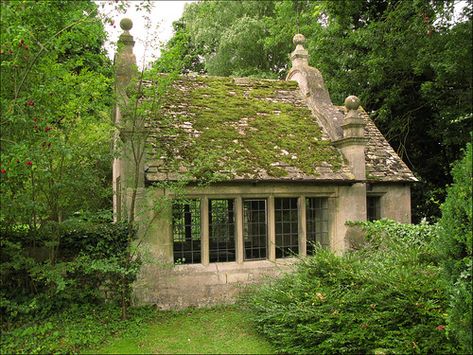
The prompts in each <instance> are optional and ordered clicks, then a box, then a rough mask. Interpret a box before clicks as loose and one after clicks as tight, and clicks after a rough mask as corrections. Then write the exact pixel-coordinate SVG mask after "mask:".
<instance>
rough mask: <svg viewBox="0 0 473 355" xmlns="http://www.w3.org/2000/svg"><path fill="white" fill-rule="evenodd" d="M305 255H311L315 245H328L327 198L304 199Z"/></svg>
mask: <svg viewBox="0 0 473 355" xmlns="http://www.w3.org/2000/svg"><path fill="white" fill-rule="evenodd" d="M306 223H307V255H313V254H314V251H315V246H316V245H317V244H320V245H322V246H324V247H329V246H330V239H329V234H328V199H327V198H315V197H310V198H307V199H306Z"/></svg>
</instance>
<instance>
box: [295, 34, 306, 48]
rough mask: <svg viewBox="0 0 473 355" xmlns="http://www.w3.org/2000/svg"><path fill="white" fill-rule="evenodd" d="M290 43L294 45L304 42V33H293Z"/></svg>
mask: <svg viewBox="0 0 473 355" xmlns="http://www.w3.org/2000/svg"><path fill="white" fill-rule="evenodd" d="M292 43H294V45H296V46H297V45H298V44H300V45H303V44H304V43H305V37H304V35H302V34H300V33H297V34H296V35H294V37H293V38H292Z"/></svg>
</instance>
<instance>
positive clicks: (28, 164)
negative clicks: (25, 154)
mask: <svg viewBox="0 0 473 355" xmlns="http://www.w3.org/2000/svg"><path fill="white" fill-rule="evenodd" d="M25 164H26V165H27V166H31V165H33V162H32V161H31V160H28V161H27V162H26V163H25Z"/></svg>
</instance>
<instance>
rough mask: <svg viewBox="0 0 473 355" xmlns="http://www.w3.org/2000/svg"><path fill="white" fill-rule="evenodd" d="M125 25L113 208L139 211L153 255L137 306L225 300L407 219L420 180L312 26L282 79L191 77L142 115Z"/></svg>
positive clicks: (144, 242)
mask: <svg viewBox="0 0 473 355" xmlns="http://www.w3.org/2000/svg"><path fill="white" fill-rule="evenodd" d="M121 27H122V29H123V30H124V33H123V34H122V35H121V36H120V40H119V50H118V53H117V56H116V59H115V64H116V69H117V80H116V92H117V105H116V110H115V113H114V121H115V124H116V125H117V127H118V128H119V132H120V133H119V136H117V139H116V144H117V145H118V144H121V145H122V147H123V150H122V152H123V153H122V154H121V155H120V158H117V159H116V160H115V161H114V165H113V181H114V192H115V193H114V211H115V215H116V218H117V219H120V218H126V215H127V214H128V216H130V211H131V210H133V211H134V212H133V213H134V216H135V218H136V220H138V221H139V222H140V223H141V224H140V239H141V244H140V246H141V248H142V249H143V250H144V251H145V252H147V253H148V254H149V255H148V257H149V260H151V261H148V262H147V263H146V264H145V266H144V267H143V271H142V276H141V278H140V281H139V282H138V283H137V285H136V295H137V298H138V299H139V301H140V302H144V303H155V304H158V305H160V306H162V307H173V306H186V305H203V304H208V303H213V302H220V301H222V300H228V299H231V298H232V297H233V296H234V294H235V293H236V292H237V291H238V285H241V284H245V283H248V282H253V281H256V280H258V279H259V278H260V277H261V276H262V275H265V274H276V273H278V272H280V271H281V270H284V269H286V268H287V267H288V265H290V264H291V263H292V262H293V261H294V260H295V258H294V257H295V256H302V257H303V256H306V255H311V254H313V253H314V252H316V250H317V247H316V246H317V245H321V246H322V247H326V248H330V249H332V250H333V251H335V252H343V251H344V250H346V249H347V248H348V247H349V237H350V234H351V233H352V232H351V230H350V227H349V226H347V225H346V222H347V221H365V220H367V219H369V220H374V219H379V218H390V219H394V220H397V221H400V222H404V223H409V222H410V218H411V207H410V185H411V183H413V182H415V181H416V178H415V177H414V176H413V174H412V172H411V171H410V170H409V169H408V168H407V166H406V165H405V164H404V163H403V162H402V160H401V159H400V158H399V157H398V156H397V154H396V153H395V152H394V150H393V149H392V148H391V147H390V145H389V143H388V142H387V141H386V139H385V138H384V137H383V135H382V134H381V133H380V131H379V130H378V129H377V128H376V126H375V124H374V123H373V122H372V120H371V119H370V118H369V116H368V115H367V114H366V112H365V111H364V110H363V109H362V108H361V107H360V102H359V100H358V98H356V97H355V96H349V97H347V99H346V100H345V106H335V105H334V104H333V103H332V102H331V100H330V96H329V93H328V91H327V90H326V88H325V86H324V81H323V78H322V75H321V73H320V72H319V71H318V70H317V69H315V68H313V67H310V66H309V64H308V57H309V56H308V52H307V51H306V50H305V49H304V46H303V45H304V37H303V36H302V35H300V34H297V35H296V36H295V37H294V44H295V46H296V47H295V50H294V51H293V52H292V54H291V60H292V68H291V70H290V71H289V74H288V75H287V78H286V80H285V81H279V80H260V79H249V78H222V77H208V76H190V75H187V76H180V77H178V78H177V79H176V80H174V81H173V82H172V84H171V85H170V87H169V88H168V89H167V90H166V94H165V96H164V97H162V98H161V99H160V103H159V109H158V110H155V111H153V110H148V109H146V110H144V112H145V113H144V114H141V115H140V117H139V118H135V120H134V121H133V120H130V119H127V115H129V113H125V112H124V111H125V109H124V107H130V105H131V103H130V94H129V89H126V87H127V85H129V83H130V80H132V76H133V75H132V72H133V71H132V68H133V67H134V66H135V57H134V55H133V44H134V42H133V37H132V36H131V35H130V33H129V30H130V29H131V27H132V24H131V21H129V20H122V22H121ZM159 83H160V79H159V78H156V80H151V81H145V82H141V83H140V85H146V86H147V87H148V88H153V87H155V86H159V85H160V84H159ZM146 99H147V98H146V97H144V98H143V97H140V100H141V101H142V102H144V101H146ZM127 105H128V106H127ZM130 121H133V122H132V123H130ZM140 152H142V153H143V154H140ZM137 156H138V157H141V156H142V158H141V159H137ZM130 181H132V182H130ZM133 184H136V185H133ZM133 186H135V187H137V188H136V189H133ZM133 191H136V198H135V200H136V201H135V202H132V200H133V199H134V197H133Z"/></svg>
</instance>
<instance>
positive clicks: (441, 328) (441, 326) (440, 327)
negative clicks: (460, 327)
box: [435, 325, 445, 331]
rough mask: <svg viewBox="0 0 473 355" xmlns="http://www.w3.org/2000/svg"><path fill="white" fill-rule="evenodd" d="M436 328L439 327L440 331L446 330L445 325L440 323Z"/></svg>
mask: <svg viewBox="0 0 473 355" xmlns="http://www.w3.org/2000/svg"><path fill="white" fill-rule="evenodd" d="M435 329H437V330H438V331H444V330H445V326H444V325H438V326H437V327H435Z"/></svg>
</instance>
